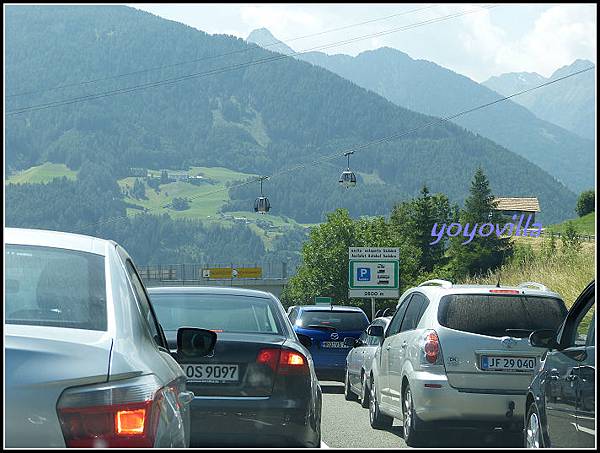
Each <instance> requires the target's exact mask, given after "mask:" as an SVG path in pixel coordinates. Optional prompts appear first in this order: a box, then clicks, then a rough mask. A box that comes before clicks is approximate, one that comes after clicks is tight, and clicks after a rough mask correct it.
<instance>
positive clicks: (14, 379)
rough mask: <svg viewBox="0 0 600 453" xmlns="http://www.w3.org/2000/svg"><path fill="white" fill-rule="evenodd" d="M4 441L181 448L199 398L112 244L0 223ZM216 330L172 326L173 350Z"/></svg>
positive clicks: (185, 350)
mask: <svg viewBox="0 0 600 453" xmlns="http://www.w3.org/2000/svg"><path fill="white" fill-rule="evenodd" d="M4 233H5V257H4V259H5V261H4V265H5V288H6V290H5V294H4V296H5V300H4V316H5V325H4V333H5V337H4V353H5V370H6V375H5V400H4V404H5V406H4V407H5V413H6V417H5V418H4V423H5V424H4V433H5V445H6V446H7V447H18V448H64V447H187V446H188V445H189V441H190V432H189V423H190V420H189V404H190V403H191V401H192V400H193V398H194V394H193V393H192V392H190V391H188V390H187V388H186V376H185V374H184V372H183V370H182V369H181V367H180V366H179V365H178V363H177V362H176V361H175V359H174V358H173V357H172V356H171V354H170V351H169V349H168V344H167V340H166V338H165V336H164V332H163V330H162V328H161V327H160V325H159V324H158V322H157V320H156V317H155V314H154V310H153V308H152V306H151V304H150V302H149V299H148V295H147V294H146V290H145V288H144V285H143V283H142V281H141V279H140V277H139V276H138V273H137V271H136V269H135V266H134V264H133V262H132V261H131V258H130V257H129V255H127V253H126V252H125V250H123V249H122V248H121V247H120V246H119V245H117V244H116V243H114V242H112V241H107V240H102V239H97V238H94V237H90V236H83V235H78V234H69V233H59V232H55V231H44V230H28V229H18V228H6V229H5V230H4ZM215 340H216V334H215V333H214V332H210V331H207V330H203V329H192V328H182V329H179V331H178V342H177V352H178V353H182V354H187V355H191V356H192V357H197V356H203V355H206V354H209V353H211V352H212V350H213V348H214V345H215Z"/></svg>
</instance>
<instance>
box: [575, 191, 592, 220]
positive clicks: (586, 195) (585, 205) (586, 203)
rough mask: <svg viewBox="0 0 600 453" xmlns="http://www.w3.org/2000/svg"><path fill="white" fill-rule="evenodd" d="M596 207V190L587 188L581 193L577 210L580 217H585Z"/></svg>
mask: <svg viewBox="0 0 600 453" xmlns="http://www.w3.org/2000/svg"><path fill="white" fill-rule="evenodd" d="M595 209H596V192H595V191H594V190H586V191H584V192H581V194H579V198H578V199H577V206H576V208H575V211H577V215H579V217H583V216H584V215H586V214H589V213H590V212H594V211H595Z"/></svg>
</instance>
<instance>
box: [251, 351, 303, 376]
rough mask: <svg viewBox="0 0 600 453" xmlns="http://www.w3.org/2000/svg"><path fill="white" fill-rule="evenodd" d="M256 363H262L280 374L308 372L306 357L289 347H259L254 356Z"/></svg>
mask: <svg viewBox="0 0 600 453" xmlns="http://www.w3.org/2000/svg"><path fill="white" fill-rule="evenodd" d="M256 362H257V363H262V364H265V365H267V366H268V367H269V368H271V369H272V370H273V371H274V372H275V373H277V374H280V375H286V374H308V372H309V371H308V361H307V360H306V357H304V356H303V355H302V354H300V353H299V352H297V351H293V350H291V349H275V348H265V349H261V350H260V351H259V353H258V356H257V357H256Z"/></svg>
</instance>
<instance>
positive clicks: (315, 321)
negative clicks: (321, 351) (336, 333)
mask: <svg viewBox="0 0 600 453" xmlns="http://www.w3.org/2000/svg"><path fill="white" fill-rule="evenodd" d="M296 325H297V326H298V327H303V328H308V329H310V328H311V326H322V327H325V328H327V327H328V326H329V327H333V328H335V329H336V330H364V329H366V328H367V326H368V325H369V320H368V319H367V317H366V316H365V315H364V314H363V313H360V312H356V311H336V310H332V311H329V310H327V311H325V310H322V311H316V310H315V311H310V310H305V311H302V313H301V314H300V316H299V317H298V319H297V320H296ZM315 328H319V327H315Z"/></svg>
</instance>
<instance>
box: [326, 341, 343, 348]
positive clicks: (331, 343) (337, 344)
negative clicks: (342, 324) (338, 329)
mask: <svg viewBox="0 0 600 453" xmlns="http://www.w3.org/2000/svg"><path fill="white" fill-rule="evenodd" d="M321 347H323V348H337V349H341V348H347V347H348V346H346V345H345V344H344V342H343V341H322V342H321Z"/></svg>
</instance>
